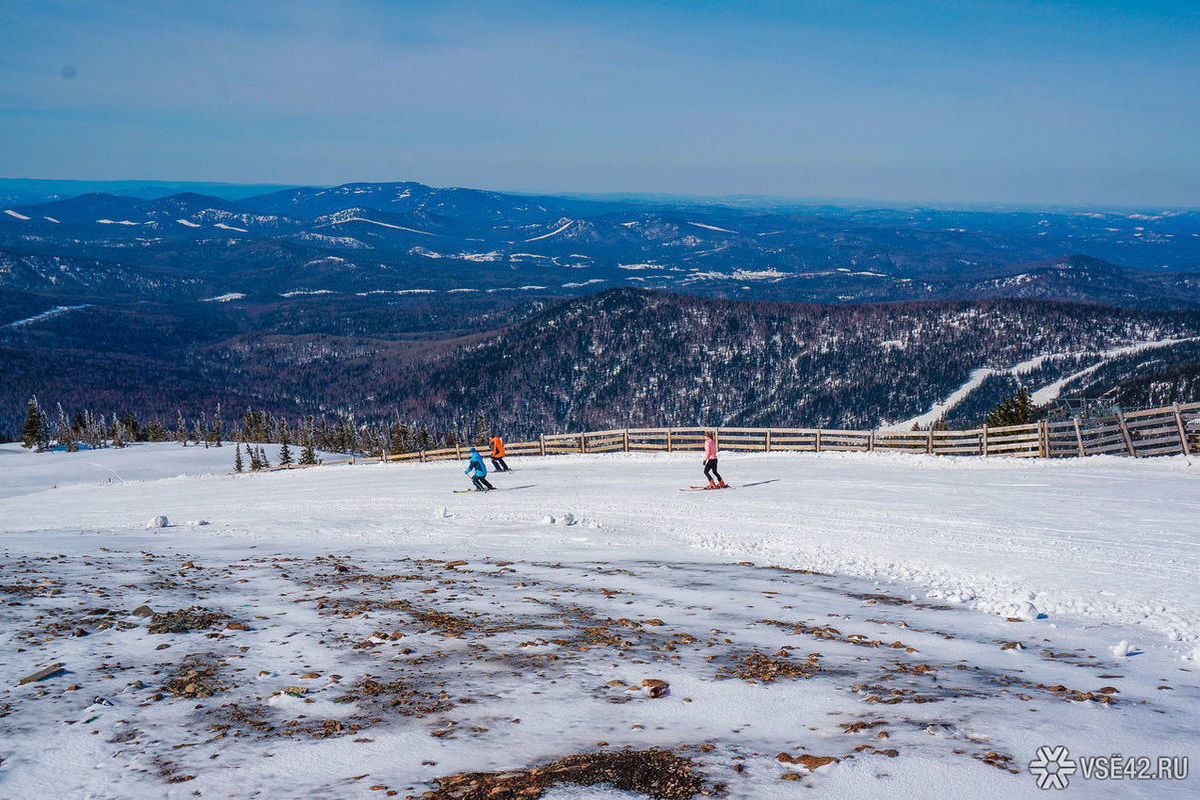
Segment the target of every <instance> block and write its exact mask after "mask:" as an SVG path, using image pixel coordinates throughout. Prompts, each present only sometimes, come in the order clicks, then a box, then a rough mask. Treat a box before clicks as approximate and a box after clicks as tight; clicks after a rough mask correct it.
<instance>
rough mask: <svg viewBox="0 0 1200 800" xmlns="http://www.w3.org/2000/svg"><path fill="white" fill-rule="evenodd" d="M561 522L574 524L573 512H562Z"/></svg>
mask: <svg viewBox="0 0 1200 800" xmlns="http://www.w3.org/2000/svg"><path fill="white" fill-rule="evenodd" d="M562 524H563V525H574V524H575V515H574V514H563V518H562Z"/></svg>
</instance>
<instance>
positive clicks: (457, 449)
mask: <svg viewBox="0 0 1200 800" xmlns="http://www.w3.org/2000/svg"><path fill="white" fill-rule="evenodd" d="M454 459H455V460H456V461H462V448H461V447H459V446H458V442H455V443H454Z"/></svg>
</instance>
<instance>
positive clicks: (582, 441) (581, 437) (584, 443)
mask: <svg viewBox="0 0 1200 800" xmlns="http://www.w3.org/2000/svg"><path fill="white" fill-rule="evenodd" d="M586 436H587V434H586V433H581V434H579V452H581V453H586V452H587V439H586V438H584V437H586Z"/></svg>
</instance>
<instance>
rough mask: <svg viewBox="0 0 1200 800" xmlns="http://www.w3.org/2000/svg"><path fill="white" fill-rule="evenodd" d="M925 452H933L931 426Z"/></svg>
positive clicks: (931, 426)
mask: <svg viewBox="0 0 1200 800" xmlns="http://www.w3.org/2000/svg"><path fill="white" fill-rule="evenodd" d="M925 452H926V453H932V452H933V425H932V424H931V425H930V426H929V437H928V438H927V439H926V440H925Z"/></svg>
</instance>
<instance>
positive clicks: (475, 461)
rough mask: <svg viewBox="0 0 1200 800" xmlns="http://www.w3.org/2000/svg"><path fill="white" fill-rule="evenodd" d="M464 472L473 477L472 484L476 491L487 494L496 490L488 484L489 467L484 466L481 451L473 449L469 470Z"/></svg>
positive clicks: (468, 462)
mask: <svg viewBox="0 0 1200 800" xmlns="http://www.w3.org/2000/svg"><path fill="white" fill-rule="evenodd" d="M463 471H464V472H465V473H466V474H467V475H470V476H471V482H472V483H474V484H475V489H476V490H478V491H480V492H486V491H488V490H489V489H495V488H496V487H495V486H492V485H491V484H490V483H488V479H487V477H486V476H487V467H485V466H484V465H483V456H481V455H479V451H478V450H476V449H475V448H474V447H472V448H471V458H470V460H469V461H467V468H466V469H465V470H463Z"/></svg>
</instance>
